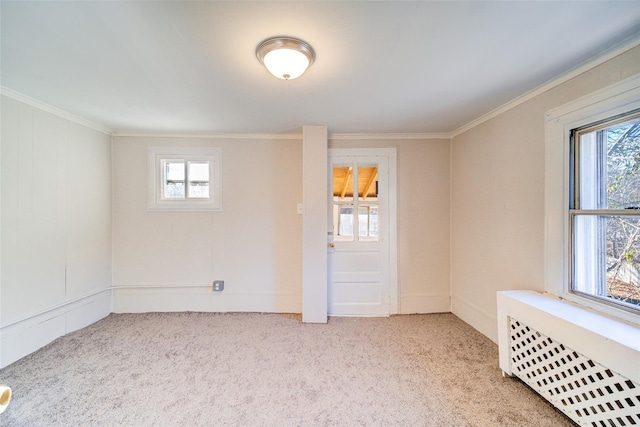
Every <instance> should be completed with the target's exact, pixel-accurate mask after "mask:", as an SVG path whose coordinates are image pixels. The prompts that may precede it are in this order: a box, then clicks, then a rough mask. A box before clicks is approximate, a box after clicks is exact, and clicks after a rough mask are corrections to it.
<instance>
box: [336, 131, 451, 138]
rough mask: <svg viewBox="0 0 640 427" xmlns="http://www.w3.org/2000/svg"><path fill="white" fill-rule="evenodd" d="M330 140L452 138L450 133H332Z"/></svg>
mask: <svg viewBox="0 0 640 427" xmlns="http://www.w3.org/2000/svg"><path fill="white" fill-rule="evenodd" d="M329 139H330V140H332V139H333V140H339V139H340V140H367V139H369V140H371V139H375V140H380V139H386V140H399V139H451V134H450V133H332V134H329Z"/></svg>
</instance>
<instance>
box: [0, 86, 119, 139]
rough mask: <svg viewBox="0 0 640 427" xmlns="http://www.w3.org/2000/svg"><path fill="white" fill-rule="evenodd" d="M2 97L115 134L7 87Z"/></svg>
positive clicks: (0, 90)
mask: <svg viewBox="0 0 640 427" xmlns="http://www.w3.org/2000/svg"><path fill="white" fill-rule="evenodd" d="M0 95H2V96H6V97H7V98H11V99H15V100H16V101H19V102H22V103H23V104H26V105H29V106H31V107H34V108H38V109H40V110H42V111H45V112H47V113H50V114H53V115H54V116H58V117H61V118H63V119H65V120H69V121H70V122H73V123H76V124H79V125H81V126H85V127H88V128H89V129H93V130H96V131H98V132H101V133H104V134H105V135H111V134H112V133H113V129H110V128H109V127H107V126H103V125H101V124H98V123H95V122H92V121H91V120H87V119H84V118H82V117H80V116H77V115H75V114H73V113H69V112H68V111H64V110H61V109H60V108H57V107H54V106H52V105H49V104H47V103H45V102H42V101H38V100H37V99H34V98H31V97H30V96H27V95H23V94H21V93H19V92H16V91H15V90H12V89H9V88H7V87H4V86H0Z"/></svg>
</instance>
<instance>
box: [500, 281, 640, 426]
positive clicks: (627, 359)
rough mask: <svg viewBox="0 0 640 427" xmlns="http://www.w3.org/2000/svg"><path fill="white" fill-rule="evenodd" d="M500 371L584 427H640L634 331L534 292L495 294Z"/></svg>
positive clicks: (639, 354) (639, 335) (639, 358)
mask: <svg viewBox="0 0 640 427" xmlns="http://www.w3.org/2000/svg"><path fill="white" fill-rule="evenodd" d="M498 333H499V348H500V368H501V369H502V370H503V372H504V373H506V374H508V375H514V376H517V377H518V378H520V379H521V380H522V381H524V382H525V383H526V384H528V385H529V386H530V387H531V388H532V389H534V390H535V391H536V392H538V393H539V394H540V395H541V396H543V397H544V398H546V399H547V400H549V402H551V403H552V404H553V405H554V406H556V407H557V408H558V409H560V410H561V411H563V412H564V413H565V414H566V415H567V416H568V417H569V418H571V419H572V420H574V421H575V422H577V423H578V424H580V425H584V426H594V427H596V426H606V427H617V426H639V427H640V329H639V328H637V327H634V326H631V325H628V324H625V323H622V322H618V321H615V320H613V319H610V318H607V317H603V316H601V315H598V314H596V313H593V312H591V311H588V310H585V309H582V308H580V307H576V306H574V305H572V304H568V303H566V302H562V301H560V300H558V299H557V298H553V297H550V296H546V295H542V294H539V293H537V292H533V291H502V292H498Z"/></svg>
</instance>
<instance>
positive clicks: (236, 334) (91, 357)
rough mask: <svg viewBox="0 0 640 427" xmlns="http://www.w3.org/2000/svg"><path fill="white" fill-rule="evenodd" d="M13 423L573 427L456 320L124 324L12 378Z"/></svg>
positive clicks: (75, 336) (175, 317)
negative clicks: (507, 375) (503, 367)
mask: <svg viewBox="0 0 640 427" xmlns="http://www.w3.org/2000/svg"><path fill="white" fill-rule="evenodd" d="M0 383H4V384H7V385H9V386H11V388H12V390H13V397H12V401H11V404H10V405H9V407H8V408H7V410H6V412H5V413H4V414H2V415H0V425H2V426H6V427H9V426H87V425H89V426H124V425H126V426H149V425H154V426H205V425H206V426H214V425H215V426H227V425H232V426H364V425H366V426H482V427H485V426H517V427H525V426H536V427H543V426H553V427H558V426H572V425H574V424H573V423H571V422H570V421H569V420H568V419H567V418H565V417H564V416H562V415H561V414H560V413H558V412H556V411H555V410H554V409H553V408H552V407H551V406H550V405H549V404H547V403H546V401H544V400H543V399H541V398H540V397H538V396H537V395H536V394H535V393H534V392H533V391H531V390H530V389H528V388H527V387H526V386H525V385H524V384H522V383H521V382H519V381H517V380H515V379H511V378H503V377H502V374H501V371H500V369H499V368H498V348H497V346H496V345H495V344H494V343H492V342H491V341H490V340H488V339H487V338H485V337H484V336H482V335H481V334H479V333H478V332H476V331H475V330H474V329H473V328H471V327H470V326H469V325H467V324H465V323H464V322H462V321H461V320H459V319H458V318H457V317H455V316H454V315H452V314H431V315H411V316H394V317H391V318H331V319H330V320H329V323H328V324H327V325H315V324H303V323H300V322H299V320H298V319H297V317H296V316H294V315H291V316H286V315H278V314H245V313H234V314H212V313H149V314H112V315H110V316H109V317H107V318H106V319H103V320H101V321H100V322H97V323H95V324H93V325H91V326H89V327H88V328H85V329H83V330H80V331H77V332H74V333H72V334H69V335H67V336H64V337H62V338H59V339H58V340H56V341H54V342H53V343H51V344H49V345H48V346H46V347H45V348H43V349H41V350H39V351H37V352H36V353H34V354H32V355H30V356H28V357H26V358H24V359H22V360H20V361H18V362H16V363H14V364H12V365H10V366H8V367H6V368H4V369H3V370H0Z"/></svg>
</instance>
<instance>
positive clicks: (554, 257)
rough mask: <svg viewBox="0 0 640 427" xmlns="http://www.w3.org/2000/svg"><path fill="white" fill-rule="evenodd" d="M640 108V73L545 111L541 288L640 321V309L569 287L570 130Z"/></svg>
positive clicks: (608, 312) (591, 306) (606, 312)
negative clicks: (626, 308)
mask: <svg viewBox="0 0 640 427" xmlns="http://www.w3.org/2000/svg"><path fill="white" fill-rule="evenodd" d="M639 108H640V74H636V75H634V76H632V77H629V78H627V79H625V80H622V81H620V82H619V83H616V84H614V85H611V86H609V87H607V88H604V89H602V90H599V91H597V92H595V93H593V94H591V95H587V96H585V97H582V98H579V99H577V100H575V101H573V102H569V103H568V104H565V105H563V106H561V107H558V108H555V109H553V110H551V111H549V112H548V113H547V114H546V122H545V133H546V135H545V249H544V269H545V272H544V277H545V290H546V291H547V292H549V293H551V294H553V295H556V296H558V297H560V298H562V299H566V300H568V301H570V302H573V303H576V304H579V305H582V306H585V307H588V308H591V309H593V310H595V311H598V312H600V313H603V314H606V315H610V316H615V317H617V318H620V319H623V320H626V321H630V322H632V323H635V324H640V315H638V314H635V313H633V312H630V311H628V310H624V309H621V308H618V307H615V306H613V305H609V304H606V303H604V302H599V301H597V300H594V299H592V298H587V297H583V296H580V295H578V294H575V293H571V292H570V279H571V253H570V244H571V230H570V227H569V224H570V219H569V206H570V200H569V197H570V191H569V190H570V178H571V177H570V166H569V165H570V141H571V131H572V130H573V129H577V128H580V127H583V126H586V125H588V124H590V123H595V122H598V121H601V120H605V119H607V118H610V117H614V116H617V115H620V114H624V113H627V112H629V111H633V110H637V109H639Z"/></svg>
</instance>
